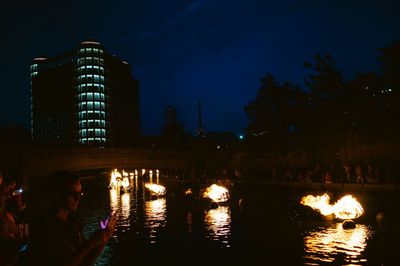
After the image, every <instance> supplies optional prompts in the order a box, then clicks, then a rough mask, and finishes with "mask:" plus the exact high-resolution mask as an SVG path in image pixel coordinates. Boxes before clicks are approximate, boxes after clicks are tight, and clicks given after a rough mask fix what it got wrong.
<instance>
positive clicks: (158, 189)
mask: <svg viewBox="0 0 400 266" xmlns="http://www.w3.org/2000/svg"><path fill="white" fill-rule="evenodd" d="M144 186H145V187H146V188H147V189H148V190H150V191H151V192H153V193H154V194H155V195H156V196H162V195H165V187H164V186H161V185H157V184H152V183H146V184H145V185H144Z"/></svg>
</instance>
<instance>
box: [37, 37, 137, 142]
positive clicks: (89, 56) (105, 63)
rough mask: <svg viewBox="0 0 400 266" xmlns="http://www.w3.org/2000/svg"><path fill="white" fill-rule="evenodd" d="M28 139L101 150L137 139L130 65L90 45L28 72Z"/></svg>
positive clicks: (40, 63) (84, 44)
mask: <svg viewBox="0 0 400 266" xmlns="http://www.w3.org/2000/svg"><path fill="white" fill-rule="evenodd" d="M30 70H31V96H32V98H31V103H32V106H31V135H32V138H33V139H34V140H36V141H48V142H58V143H80V144H94V145H99V146H103V145H105V144H111V145H125V144H130V143H133V142H134V140H135V137H137V136H138V135H139V131H140V121H139V84H138V81H137V80H135V79H133V78H132V77H131V67H130V65H129V64H128V63H127V62H125V61H122V60H121V59H119V58H118V57H116V56H114V55H110V54H108V53H107V52H106V51H105V49H104V47H103V46H102V45H101V44H100V43H98V42H96V41H93V40H88V41H84V42H82V43H80V45H79V46H78V47H77V49H76V50H73V51H71V52H67V53H64V54H62V55H59V56H55V57H45V56H40V57H37V58H35V59H33V61H32V64H31V67H30Z"/></svg>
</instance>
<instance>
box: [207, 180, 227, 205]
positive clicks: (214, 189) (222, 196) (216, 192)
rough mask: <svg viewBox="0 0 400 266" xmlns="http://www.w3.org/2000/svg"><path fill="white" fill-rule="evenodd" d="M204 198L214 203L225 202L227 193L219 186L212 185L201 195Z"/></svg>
mask: <svg viewBox="0 0 400 266" xmlns="http://www.w3.org/2000/svg"><path fill="white" fill-rule="evenodd" d="M203 197H204V198H210V199H212V200H213V201H215V202H225V201H227V200H228V199H229V191H228V190H227V189H226V188H224V187H221V186H218V185H216V184H213V185H211V186H209V187H208V188H207V189H206V191H205V192H204V193H203Z"/></svg>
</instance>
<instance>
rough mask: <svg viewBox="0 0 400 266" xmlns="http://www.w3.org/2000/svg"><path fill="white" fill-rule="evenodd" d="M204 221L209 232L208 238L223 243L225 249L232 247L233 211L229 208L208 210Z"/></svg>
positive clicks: (222, 207) (220, 207)
mask: <svg viewBox="0 0 400 266" xmlns="http://www.w3.org/2000/svg"><path fill="white" fill-rule="evenodd" d="M204 220H205V224H206V229H208V231H209V234H208V236H207V237H208V238H210V239H212V240H219V241H221V242H222V244H223V246H224V247H230V243H229V236H230V235H231V211H230V209H229V207H227V206H219V207H218V208H216V209H211V210H207V211H206V213H205V219H204Z"/></svg>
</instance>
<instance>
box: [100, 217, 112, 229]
mask: <svg viewBox="0 0 400 266" xmlns="http://www.w3.org/2000/svg"><path fill="white" fill-rule="evenodd" d="M110 218H111V214H110V215H108V216H107V218H106V219H104V220H100V224H99V225H100V229H102V230H105V229H106V228H107V226H108V223H109V222H110Z"/></svg>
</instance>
